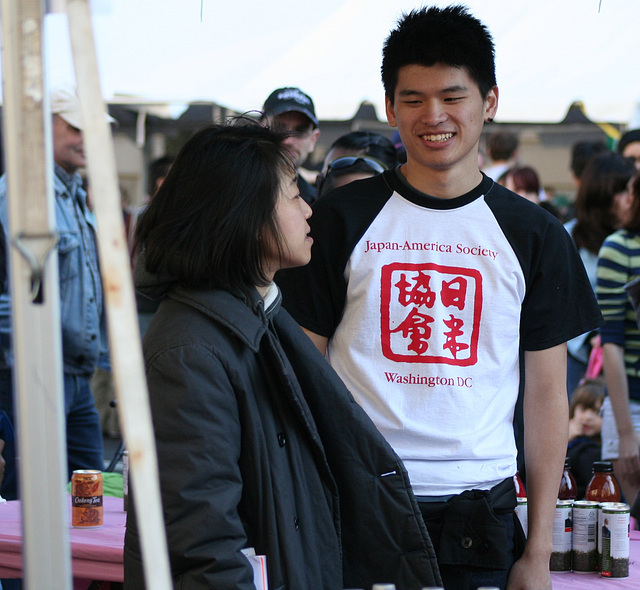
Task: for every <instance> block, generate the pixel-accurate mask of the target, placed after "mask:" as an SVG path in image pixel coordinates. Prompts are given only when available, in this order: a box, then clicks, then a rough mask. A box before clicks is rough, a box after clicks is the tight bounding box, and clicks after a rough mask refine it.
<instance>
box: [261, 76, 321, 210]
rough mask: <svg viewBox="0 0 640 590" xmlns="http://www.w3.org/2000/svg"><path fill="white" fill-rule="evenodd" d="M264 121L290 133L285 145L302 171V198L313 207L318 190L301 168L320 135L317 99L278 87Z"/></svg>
mask: <svg viewBox="0 0 640 590" xmlns="http://www.w3.org/2000/svg"><path fill="white" fill-rule="evenodd" d="M262 120H263V121H266V122H268V123H269V124H271V125H274V126H277V127H278V128H279V129H281V130H283V131H288V132H289V133H290V135H289V137H288V138H287V140H286V141H285V144H286V146H287V149H288V150H289V152H290V153H291V157H292V158H293V161H294V164H295V167H296V170H297V171H298V188H299V189H300V195H301V196H302V198H303V199H304V200H305V201H306V202H307V203H309V204H311V203H312V202H313V201H314V200H315V199H316V197H317V191H316V189H315V188H314V187H313V186H312V185H311V184H310V183H309V182H307V180H306V179H305V178H303V176H302V175H301V174H300V168H301V167H302V165H303V164H304V162H305V161H306V159H307V158H308V157H309V154H310V153H311V152H312V151H313V148H314V147H315V146H316V142H317V141H318V137H319V136H320V129H318V119H317V117H316V111H315V108H314V106H313V100H311V97H310V96H309V95H308V94H305V93H304V92H302V90H300V89H299V88H278V89H277V90H274V91H273V92H272V93H271V94H270V95H269V98H267V100H266V101H265V103H264V106H263V107H262Z"/></svg>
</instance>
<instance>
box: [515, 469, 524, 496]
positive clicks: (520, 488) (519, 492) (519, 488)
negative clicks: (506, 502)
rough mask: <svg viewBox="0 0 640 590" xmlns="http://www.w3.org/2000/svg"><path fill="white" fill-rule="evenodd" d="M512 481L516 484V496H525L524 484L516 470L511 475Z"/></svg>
mask: <svg viewBox="0 0 640 590" xmlns="http://www.w3.org/2000/svg"><path fill="white" fill-rule="evenodd" d="M513 483H514V485H515V486H516V497H517V498H526V497H527V491H526V490H525V489H524V484H523V483H522V479H521V478H520V475H519V474H518V472H517V471H516V474H515V475H514V476H513Z"/></svg>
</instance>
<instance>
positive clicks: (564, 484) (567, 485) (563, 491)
mask: <svg viewBox="0 0 640 590" xmlns="http://www.w3.org/2000/svg"><path fill="white" fill-rule="evenodd" d="M577 497H578V484H577V483H576V479H575V477H573V473H571V461H570V459H569V457H566V458H565V460H564V471H563V472H562V479H561V480H560V489H559V490H558V500H575V499H576V498H577Z"/></svg>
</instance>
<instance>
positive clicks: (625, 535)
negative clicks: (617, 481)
mask: <svg viewBox="0 0 640 590" xmlns="http://www.w3.org/2000/svg"><path fill="white" fill-rule="evenodd" d="M629 517H630V512H629V505H628V504H622V503H620V504H615V505H613V506H603V508H602V528H601V529H600V531H601V533H602V565H601V569H600V575H601V576H603V577H605V578H627V577H629V524H630V523H629Z"/></svg>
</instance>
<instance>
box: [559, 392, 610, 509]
mask: <svg viewBox="0 0 640 590" xmlns="http://www.w3.org/2000/svg"><path fill="white" fill-rule="evenodd" d="M603 400H604V381H603V380H602V379H584V380H583V381H581V382H580V384H579V385H578V387H576V388H575V390H574V392H573V395H572V396H571V405H570V407H569V446H568V448H567V457H569V459H570V461H571V472H572V473H573V475H574V477H575V478H576V483H577V484H578V499H579V500H583V499H584V492H585V489H586V487H587V484H588V483H589V480H590V479H591V475H592V473H591V467H592V466H593V462H594V461H599V460H600V456H601V451H602V440H601V438H600V434H601V432H602V416H601V415H600V408H601V407H602V402H603Z"/></svg>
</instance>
